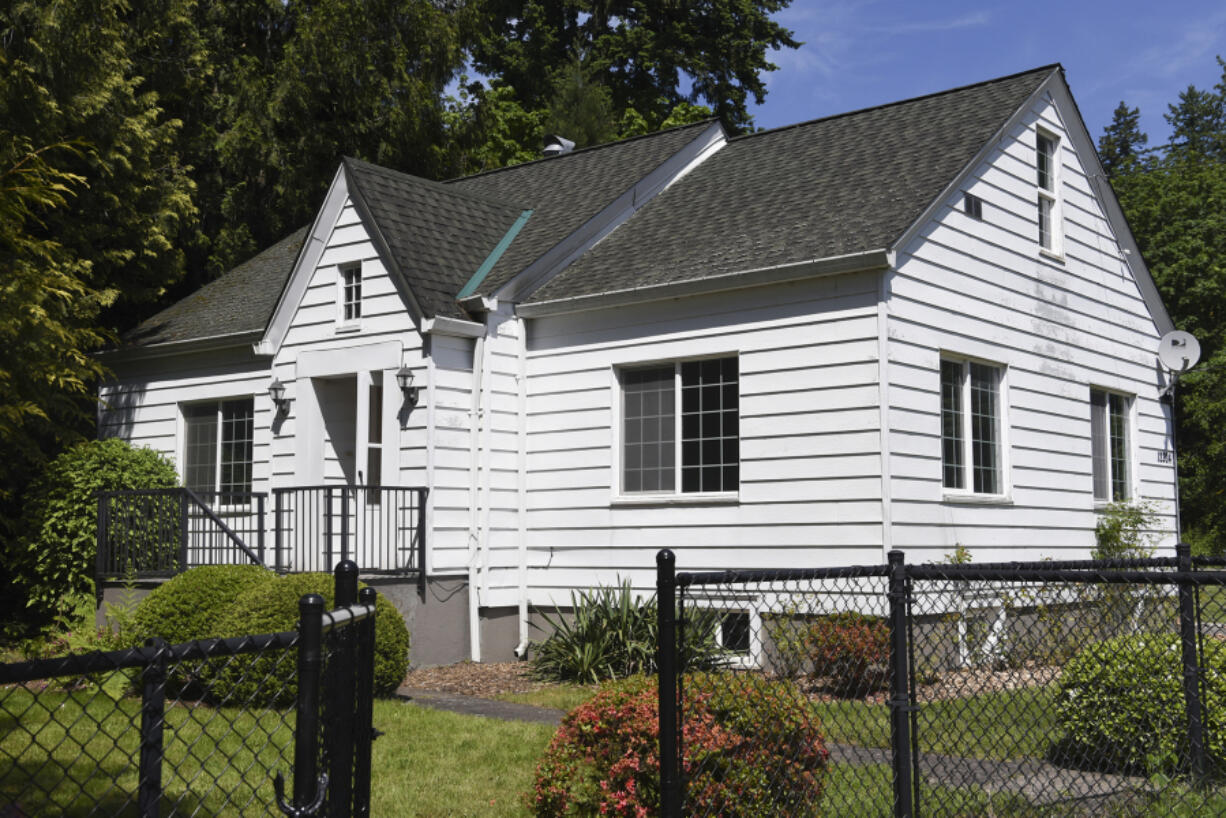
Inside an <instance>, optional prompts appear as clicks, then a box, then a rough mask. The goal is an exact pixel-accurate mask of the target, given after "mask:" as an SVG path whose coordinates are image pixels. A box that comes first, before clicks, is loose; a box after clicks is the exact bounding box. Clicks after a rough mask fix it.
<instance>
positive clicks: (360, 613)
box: [323, 605, 375, 633]
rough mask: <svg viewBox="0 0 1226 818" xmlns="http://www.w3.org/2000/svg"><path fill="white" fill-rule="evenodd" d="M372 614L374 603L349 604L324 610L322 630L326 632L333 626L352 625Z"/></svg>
mask: <svg viewBox="0 0 1226 818" xmlns="http://www.w3.org/2000/svg"><path fill="white" fill-rule="evenodd" d="M374 615H375V606H374V605H351V606H350V607H348V608H336V609H335V610H331V611H325V612H324V615H323V632H324V633H327V632H328V631H330V630H332V629H333V628H340V627H344V626H345V625H352V624H353V623H355V622H361V621H362V620H363V619H366V618H368V617H371V616H374Z"/></svg>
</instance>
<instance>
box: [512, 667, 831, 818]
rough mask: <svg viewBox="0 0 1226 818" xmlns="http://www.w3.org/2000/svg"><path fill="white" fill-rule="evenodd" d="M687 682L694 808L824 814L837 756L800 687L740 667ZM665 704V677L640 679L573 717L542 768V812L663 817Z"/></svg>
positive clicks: (609, 691) (538, 806)
mask: <svg viewBox="0 0 1226 818" xmlns="http://www.w3.org/2000/svg"><path fill="white" fill-rule="evenodd" d="M682 685H683V687H684V690H685V716H684V719H683V727H682V742H681V744H682V748H683V754H684V755H683V758H682V772H683V775H684V777H685V780H686V781H687V803H688V804H689V806H690V808H691V810H692V811H693V812H694V813H695V814H701V815H720V816H726V818H750V817H751V816H752V817H753V818H757V816H763V815H771V816H784V817H785V818H812V817H813V816H818V815H821V814H822V811H821V797H822V792H823V789H824V787H825V783H826V773H827V767H828V763H829V752H828V751H827V749H826V746H825V741H824V738H823V736H822V733H821V724H820V721H819V720H818V718H817V715H816V713H815V712H814V709H813V705H811V704H810V703H809V702H808V701H807V700H806V699H805V698H804V696H803V695H802V694H801V693H800V691H799V690H798V689H797V688H796V687H795V685H793V684H792V683H790V682H780V681H768V680H766V679H763V678H762V677H760V676H756V675H748V674H732V673H709V674H695V675H693V676H686V677H685V678H684V679H683V680H682ZM658 701H659V688H658V686H657V682H656V680H655V679H654V678H652V677H647V676H635V677H632V678H630V679H626V680H622V681H619V682H615V683H613V684H610V685H607V686H606V687H604V688H603V689H602V690H601V691H600V692H599V693H597V694H596V696H594V697H593V698H592V699H591V700H589V701H588V702H587V703H585V704H583V705H580V706H579V707H577V708H575V709H574V710H572V711H571V712H570V713H568V714H567V715H566V717H565V718H564V719H563V720H562V726H561V727H560V728H559V729H558V732H557V734H556V735H555V736H554V738H553V741H552V742H551V743H550V745H549V748H548V749H547V750H546V752H545V757H544V758H543V759H542V761H541V763H540V765H538V767H537V772H536V784H535V787H534V790H533V792H532V794H531V796H530V799H531V803H530V807H531V809H532V810H533V814H534V815H536V816H538V818H561V817H562V816H589V815H602V816H604V815H608V816H617V817H619V818H622V817H624V818H646V816H654V815H657V814H658V813H659V809H660V791H659V778H660V755H659V708H658Z"/></svg>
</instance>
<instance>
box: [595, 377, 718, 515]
mask: <svg viewBox="0 0 1226 818" xmlns="http://www.w3.org/2000/svg"><path fill="white" fill-rule="evenodd" d="M619 377H620V380H621V390H622V413H621V426H622V428H621V448H622V451H621V490H622V493H624V494H677V493H680V494H698V493H725V492H735V491H737V489H738V487H739V486H740V463H741V460H740V409H739V406H740V395H739V388H740V387H739V379H738V368H737V359H736V358H735V357H729V358H710V359H706V360H697V361H679V362H676V363H670V364H663V365H656V366H646V367H632V368H626V369H622V370H620V372H619Z"/></svg>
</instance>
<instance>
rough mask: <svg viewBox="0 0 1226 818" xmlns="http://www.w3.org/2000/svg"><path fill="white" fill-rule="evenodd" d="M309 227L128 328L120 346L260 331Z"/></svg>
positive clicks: (297, 231)
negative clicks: (135, 325) (133, 326)
mask: <svg viewBox="0 0 1226 818" xmlns="http://www.w3.org/2000/svg"><path fill="white" fill-rule="evenodd" d="M309 229H310V228H309V227H303V228H301V229H299V230H296V231H294V232H293V233H291V234H290V235H288V236H286V237H285V238H283V239H281V241H279V242H277V243H276V244H274V245H273V246H272V247H269V248H268V249H267V250H265V251H263V252H262V253H260V254H259V255H256V256H253V257H252V258H250V259H248V260H247V261H244V262H243V263H242V264H240V265H238V266H237V267H235V268H234V269H233V270H231V271H230V272H228V273H226V274H225V275H223V276H222V277H221V278H218V279H217V280H216V281H211V282H209V283H208V284H206V285H204V286H203V287H201V288H200V289H199V290H196V291H195V292H194V293H192V294H191V295H189V296H187V297H186V298H184V299H182V300H181V301H176V302H175V303H174V304H172V305H170V306H169V307H167V308H166V309H164V310H162V311H161V312H159V313H157V314H156V315H154V316H153V317H152V318H149V319H148V320H146V321H144V322H143V323H141V324H140V325H138V326H137V327H135V328H134V329H132V330H130V331H128V332H127V333H125V334H124V337H123V344H124V346H153V345H155V344H173V343H177V342H181V341H194V340H200V339H204V338H212V337H216V336H224V335H235V334H241V333H247V332H259V331H261V330H263V329H264V327H265V326H267V325H268V320H269V319H270V318H271V317H272V311H273V309H274V308H275V307H276V306H277V299H278V298H279V297H280V295H281V288H282V287H283V286H284V285H285V279H286V278H287V277H288V276H289V272H290V270H291V269H292V268H293V266H294V259H296V258H297V257H298V251H299V250H300V249H302V243H303V242H304V241H305V240H306V235H307V230H309Z"/></svg>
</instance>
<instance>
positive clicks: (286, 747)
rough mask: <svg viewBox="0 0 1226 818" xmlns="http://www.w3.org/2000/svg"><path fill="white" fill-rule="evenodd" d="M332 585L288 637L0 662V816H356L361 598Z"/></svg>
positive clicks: (348, 585)
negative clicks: (332, 600) (332, 604)
mask: <svg viewBox="0 0 1226 818" xmlns="http://www.w3.org/2000/svg"><path fill="white" fill-rule="evenodd" d="M335 577H336V580H335V582H336V586H335V593H336V600H337V606H338V607H337V608H336V609H335V610H332V611H325V610H324V600H323V597H321V596H319V595H318V594H310V595H307V596H305V597H303V598H302V600H301V601H300V603H299V613H300V614H301V617H302V619H301V621H300V623H299V627H298V629H297V630H294V631H286V632H283V633H270V634H260V635H250V636H238V637H233V638H227V639H202V640H198V641H193V642H186V643H183V644H178V645H168V644H166V643H165V642H164V641H162V640H160V639H151V640H149V641H148V642H147V643H146V644H145V645H144V646H143V647H137V648H130V649H126V650H118V651H109V652H93V653H85V654H76V655H68V656H63V657H59V658H53V659H40V660H34V661H28V662H18V663H14V664H7V665H0V723H3V724H4V730H3V731H0V815H6V816H7V815H14V816H16V815H21V816H42V815H48V816H50V815H66V814H71V815H82V816H85V815H118V814H124V815H127V814H138V815H140V816H142V818H153V816H159V815H200V814H206V815H222V814H238V815H279V814H286V815H298V816H311V815H317V814H327V815H329V816H338V817H340V816H350V815H369V809H370V745H371V743H372V742H373V741H374V738H375V731H374V730H373V727H372V722H371V720H372V713H373V703H372V697H373V691H374V639H375V631H374V623H375V620H374V617H375V599H376V593H375V591H374V589H372V588H364V589H362V591H361V593H359V592H358V569H357V566H356V565H354V564H353V563H352V562H346V563H342V564H341V565H340V566H338V567H337V570H336V572H335ZM289 769H292V770H293V789H292V796H291V797H290V798H289V799H288V800H287V799H286V797H285V793H284V777H283V774H284V771H286V770H289ZM324 804H326V805H327V807H326V811H325V812H320V810H321V809H322V808H323V805H324Z"/></svg>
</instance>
